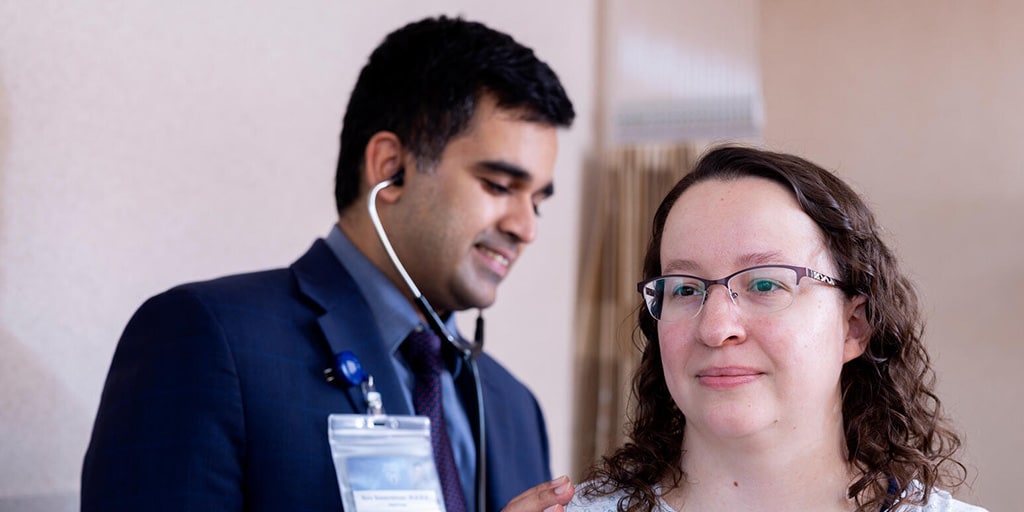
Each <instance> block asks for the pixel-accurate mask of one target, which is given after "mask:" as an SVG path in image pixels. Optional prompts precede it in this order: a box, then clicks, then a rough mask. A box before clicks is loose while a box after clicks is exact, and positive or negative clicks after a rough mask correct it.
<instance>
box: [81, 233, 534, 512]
mask: <svg viewBox="0 0 1024 512" xmlns="http://www.w3.org/2000/svg"><path fill="white" fill-rule="evenodd" d="M371 314H372V313H371V312H370V309H369V307H368V305H367V303H366V301H365V299H364V298H363V297H362V295H361V294H360V293H359V290H358V288H357V286H356V283H355V282H354V281H353V280H352V278H351V276H350V275H349V274H348V273H347V272H346V270H345V268H344V267H343V266H342V265H341V264H340V263H339V262H338V260H337V258H336V257H335V256H334V254H333V253H332V252H331V250H330V249H329V248H328V246H327V245H326V243H324V241H323V240H317V241H316V242H315V243H314V244H313V247H312V248H310V250H309V251H308V252H307V253H306V254H305V255H303V256H302V257H301V258H300V259H299V260H298V261H296V262H295V263H294V264H293V265H292V266H291V267H289V268H287V269H278V270H270V271H265V272H257V273H252V274H243V275H237V276H228V277H223V278H220V279H215V280H212V281H207V282H202V283H192V284H186V285H182V286H179V287H176V288H173V289H171V290H169V291H167V292H164V293H162V294H160V295H157V296H156V297H153V298H151V299H149V300H148V301H146V303H145V304H143V305H142V307H141V308H139V310H138V311H137V312H136V313H135V315H134V316H133V317H132V319H131V321H130V322H129V323H128V326H127V327H126V328H125V331H124V334H123V335H122V336H121V340H120V342H119V343H118V346H117V349H116V352H115V354H114V358H113V362H112V363H111V367H110V373H109V374H108V376H107V381H106V384H105V386H104V390H103V395H102V397H101V400H100V406H99V412H98V414H97V416H96V422H95V424H94V427H93V433H92V439H91V441H90V444H89V448H88V450H87V452H86V454H85V462H84V467H83V470H82V495H81V498H82V510H83V511H91V510H103V511H118V510H131V511H138V510H149V511H159V510H176V511H180V510H204V511H208V510H217V511H232V510H246V511H264V510H266V511H290V510H317V511H318V510H324V511H328V510H330V511H338V510H341V509H342V505H341V497H340V492H339V490H338V484H337V478H336V475H335V471H334V464H333V461H332V458H331V453H330V446H329V444H328V441H327V416H328V415H329V414H332V413H362V412H364V411H365V404H364V401H363V397H362V393H361V392H360V391H359V390H358V389H356V388H354V387H353V388H350V389H348V390H345V389H342V388H341V387H339V386H336V385H334V384H330V383H327V382H326V381H325V379H324V376H323V370H324V369H325V368H328V367H330V366H332V363H333V360H334V353H336V352H339V351H341V350H346V349H347V350H351V351H352V352H354V353H355V354H356V355H357V356H358V357H359V359H360V361H361V362H362V364H363V367H364V368H365V369H366V371H367V372H369V373H370V374H372V375H373V376H374V380H375V384H376V386H377V389H378V391H380V393H381V395H382V397H383V400H384V405H385V408H386V409H387V412H388V413H389V414H412V412H411V411H409V410H408V405H407V402H406V400H405V398H404V397H403V394H402V389H401V388H400V386H401V384H400V383H399V382H398V378H397V377H396V374H395V370H394V366H393V363H392V360H391V355H390V354H389V353H388V352H387V349H386V348H385V347H384V346H383V343H382V341H381V340H380V339H379V338H380V337H379V335H378V333H377V328H376V326H375V325H374V323H373V322H372V321H369V320H368V319H369V318H371ZM478 364H479V369H480V376H481V380H482V388H483V400H484V413H485V417H486V430H487V433H486V455H485V457H484V458H485V464H486V469H487V482H486V492H487V510H488V511H498V510H501V508H503V507H504V506H505V505H506V504H507V503H508V501H509V500H510V499H512V498H513V497H515V496H516V495H518V494H519V493H520V492H522V491H524V490H526V489H527V488H529V487H532V486H534V485H536V484H538V483H540V482H543V481H546V480H548V479H550V470H549V466H548V441H547V434H546V429H545V425H544V419H543V416H542V414H541V412H540V408H539V406H538V404H537V401H536V399H535V398H534V397H533V395H532V394H531V393H530V392H529V390H527V389H526V388H525V387H524V386H523V385H522V384H521V383H520V382H518V381H517V380H516V379H515V378H514V377H512V376H511V375H510V374H509V373H508V372H507V371H506V370H505V369H504V368H503V367H501V365H499V364H498V363H497V362H495V361H494V360H493V359H491V358H490V357H488V356H487V355H485V354H481V355H480V356H479V358H478ZM464 373H466V372H464ZM464 403H465V401H464ZM475 407H476V406H475V403H473V404H471V405H468V406H467V415H468V416H469V418H470V421H471V422H474V423H475V418H476V409H475Z"/></svg>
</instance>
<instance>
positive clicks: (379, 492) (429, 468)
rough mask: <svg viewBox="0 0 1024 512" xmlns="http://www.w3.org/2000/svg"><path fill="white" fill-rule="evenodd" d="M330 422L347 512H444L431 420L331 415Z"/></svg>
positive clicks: (407, 417)
mask: <svg viewBox="0 0 1024 512" xmlns="http://www.w3.org/2000/svg"><path fill="white" fill-rule="evenodd" d="M327 424H328V428H327V431H328V439H329V441H330V445H331V456H332V457H333V459H334V469H335V472H337V474H338V486H339V488H340V489H341V500H342V504H343V505H344V508H345V511H346V512H445V508H444V495H443V494H442V492H441V482H440V479H439V478H438V476H437V468H436V467H435V466H434V455H433V449H432V448H431V444H430V419H429V418H426V417H424V416H388V415H385V414H331V415H330V416H328V418H327Z"/></svg>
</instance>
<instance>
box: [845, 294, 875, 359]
mask: <svg viewBox="0 0 1024 512" xmlns="http://www.w3.org/2000/svg"><path fill="white" fill-rule="evenodd" d="M867 302H868V298H867V297H865V296H863V295H857V296H854V297H852V298H850V299H849V300H847V302H846V308H845V309H844V310H845V313H846V339H845V340H844V342H843V343H844V345H843V362H844V363H846V362H849V361H852V360H854V359H856V358H858V357H860V355H861V354H863V353H864V350H865V349H867V347H868V341H870V340H871V330H872V329H871V324H869V323H868V315H867Z"/></svg>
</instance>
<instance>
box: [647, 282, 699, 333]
mask: <svg viewBox="0 0 1024 512" xmlns="http://www.w3.org/2000/svg"><path fill="white" fill-rule="evenodd" d="M704 292H705V290H704V283H703V282H701V281H699V280H697V279H696V278H693V277H687V276H668V277H659V278H657V279H652V280H650V281H648V282H647V284H646V285H645V286H644V289H643V295H644V302H646V303H647V310H648V311H650V312H651V316H653V317H654V318H656V319H658V320H660V321H663V322H673V321H675V320H680V319H683V318H690V317H693V316H696V315H697V313H698V312H699V311H700V306H701V304H703V302H704Z"/></svg>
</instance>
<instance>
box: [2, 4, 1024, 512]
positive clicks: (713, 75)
mask: <svg viewBox="0 0 1024 512" xmlns="http://www.w3.org/2000/svg"><path fill="white" fill-rule="evenodd" d="M439 13H448V14H460V13H461V14H464V15H465V16H467V17H469V18H473V19H478V20H481V21H484V22H486V23H488V24H490V25H492V26H494V27H495V28H498V29H502V30H506V31H508V32H510V33H512V34H513V35H514V36H515V37H516V38H517V39H519V40H520V41H521V42H523V43H525V44H527V45H529V46H531V47H533V48H534V49H535V50H536V51H537V53H538V54H539V55H540V56H541V58H543V59H545V60H546V61H548V62H549V63H550V64H551V65H552V67H553V68H554V69H555V70H556V71H557V72H558V73H559V75H560V76H561V78H562V80H563V82H564V84H565V85H566V88H567V89H568V92H569V94H570V95H571V97H572V99H573V100H574V102H575V104H576V107H577V111H578V113H579V117H578V121H577V124H576V126H575V128H574V129H573V130H571V131H569V132H566V133H564V134H563V135H562V137H561V152H560V155H559V160H558V164H557V166H558V167H557V181H558V186H557V188H558V194H557V195H556V197H555V198H554V199H553V200H552V201H551V203H550V204H549V205H546V207H545V211H544V217H543V219H542V221H541V226H540V229H541V232H540V238H539V240H538V242H537V243H536V244H534V247H532V248H531V249H530V250H528V251H527V252H526V253H525V255H524V257H523V258H522V259H521V261H520V263H519V264H518V265H517V269H516V270H515V272H513V274H512V276H511V277H510V278H509V279H508V281H507V282H506V284H505V285H504V286H503V287H502V290H501V292H500V295H499V297H500V298H499V302H498V305H497V306H496V307H494V308H492V309H491V310H490V311H488V313H487V321H488V342H487V343H488V350H489V351H490V352H492V353H493V354H494V355H495V356H496V357H497V358H498V359H500V360H502V361H503V362H505V363H506V364H507V366H509V367H510V368H511V369H512V370H513V371H514V372H515V373H516V374H517V375H519V376H520V377H521V378H522V379H523V380H524V381H525V382H526V383H527V384H528V385H529V386H530V387H531V388H532V389H533V390H534V391H535V392H536V394H537V395H538V397H539V399H540V401H541V405H542V407H543V408H544V410H545V412H546V414H547V418H548V427H549V432H550V435H551V441H552V446H553V450H554V451H553V454H552V455H553V457H552V469H553V471H554V472H555V473H556V474H558V473H567V472H569V471H570V469H571V468H569V467H568V464H569V462H568V461H569V446H570V442H569V440H570V439H571V436H572V435H573V434H572V432H571V425H572V421H571V418H570V417H569V411H571V410H572V407H571V402H572V397H573V379H572V367H573V362H572V339H573V336H574V329H573V325H572V318H573V311H574V309H573V308H574V302H573V301H574V299H575V290H576V283H575V275H576V272H575V269H576V261H577V255H578V252H579V250H580V249H579V247H578V240H579V235H578V233H579V229H580V221H581V219H580V215H579V210H580V203H581V197H580V195H581V192H580V190H581V188H582V187H581V185H582V180H583V179H584V178H585V176H584V171H583V168H584V161H585V158H587V157H588V155H591V154H593V153H594V152H596V151H600V150H601V149H602V148H606V147H608V146H609V145H611V143H612V142H614V141H612V140H610V139H611V135H609V134H611V133H613V132H614V130H613V125H614V122H615V121H614V119H615V117H614V114H615V113H616V112H617V111H618V109H620V108H622V107H623V105H628V104H630V103H631V102H636V101H653V102H657V101H669V100H673V99H679V98H688V97H692V98H701V97H707V96H713V95H715V94H729V95H734V96H735V95H739V96H741V97H748V98H750V99H751V101H753V102H754V103H755V104H757V105H758V109H759V111H763V114H764V119H763V129H762V130H761V133H762V135H763V136H762V137H761V140H763V141H764V142H765V143H766V144H768V145H770V146H771V147H774V148H778V149H782V150H786V151H791V152H796V153H799V154H802V155H805V156H807V157H809V158H811V159H813V160H815V161H817V162H818V163H820V164H822V165H824V166H826V167H829V168H833V169H836V170H837V171H838V172H839V174H840V175H841V176H843V177H845V178H847V179H848V180H849V181H851V182H852V183H853V184H854V185H855V186H856V187H857V188H858V189H859V190H861V191H862V192H863V193H864V194H865V195H866V196H867V198H868V200H869V202H870V204H872V205H873V206H874V208H875V210H876V212H877V213H878V216H879V218H880V220H881V222H882V224H883V225H884V226H886V227H887V229H888V232H889V234H890V239H891V240H892V242H893V244H894V246H895V247H896V249H897V251H898V252H899V253H900V255H901V256H902V257H903V259H904V262H905V264H906V267H907V269H908V270H909V272H910V273H911V274H912V275H913V276H914V277H915V278H916V279H917V281H918V282H919V284H920V290H921V292H922V295H923V298H924V301H925V306H926V308H927V311H928V315H929V318H930V324H929V327H928V333H927V334H928V337H927V341H928V343H929V345H930V348H931V351H932V354H933V356H934V359H935V363H936V367H937V369H938V372H939V375H940V382H939V387H940V391H941V394H942V396H943V398H944V399H945V403H946V405H947V406H948V408H949V410H950V412H951V413H952V414H953V415H954V417H955V418H956V419H957V423H958V425H959V426H960V428H961V430H962V431H963V432H964V433H965V435H966V441H967V445H966V446H967V450H966V456H967V459H968V463H969V466H970V469H971V470H972V477H976V481H975V482H974V485H973V488H972V489H965V490H964V492H963V493H962V495H963V496H964V497H966V498H968V499H970V500H972V501H974V502H976V503H979V504H981V505H984V506H986V507H989V508H990V509H992V510H1014V509H1015V508H1016V500H1015V499H1014V492H1013V491H1014V489H1015V485H1016V484H1017V482H1018V480H1019V479H1020V478H1021V477H1022V476H1024V472H1022V471H1021V470H1020V469H1019V465H1018V457H1019V455H1020V454H1022V453H1024V434H1022V432H1024V412H1022V411H1021V407H1020V404H1021V400H1020V398H1019V395H1020V392H1021V388H1022V384H1024V378H1022V377H1021V376H1020V367H1021V366H1022V364H1024V344H1022V343H1021V342H1020V339H1019V336H1018V334H1017V331H1018V329H1016V324H1017V322H1016V321H1019V320H1020V316H1021V314H1022V313H1024V267H1022V262H1024V237H1022V235H1024V227H1022V226H1021V223H1022V220H1024V206H1022V205H1024V172H1022V171H1021V169H1020V164H1019V162H1020V160H1021V158H1020V156H1019V154H1018V153H1017V152H1016V151H1015V149H1016V148H1017V147H1018V146H1019V145H1020V141H1021V140H1024V122H1022V118H1024V51H1022V49H1024V3H1019V2H1012V1H1005V2H996V1H986V2H979V3H966V2H959V1H954V0H946V1H926V0H913V1H905V2H898V3H897V2H885V1H881V0H872V1H867V2H856V3H845V2H827V3H826V2H817V1H813V0H793V1H780V0H771V1H768V0H765V1H758V0H733V1H721V2H719V1H712V0H678V1H669V0H666V1H664V2H659V1H654V0H642V1H628V2H627V1H626V0H568V1H560V2H551V1H547V0H517V1H515V2H486V3H484V2H470V1H461V2H460V1H455V0H448V1H445V0H433V1H429V2H422V1H412V0H405V1H400V0H390V1H379V2H373V3H370V2H352V1H334V2H328V1H325V0H319V1H318V0H308V1H306V2H302V3H294V2H293V3H285V2H275V1H271V0H249V1H242V0H220V1H212V2H190V1H186V2H157V1H151V0H150V1H138V0H136V1H129V0H105V1H98V0H92V1H83V2H64V1H58V0H37V1H34V2H22V1H16V0H0V510H3V511H7V510H11V511H15V510H16V511H28V510H75V509H77V492H78V487H79V474H80V468H81V460H82V455H83V453H84V450H85V446H86V443H87V441H88V436H89V430H90V428H91V425H92V421H93V417H94V415H95V412H96V407H97V404H98V400H99V395H100V391H101V389H102V384H103V379H104V378H105V375H106V371H107V367H108V365H109V363H110V357H111V355H112V354H113V350H114V345H115V342H116V340H117V337H118V335H119V334H120V331H121V329H122V328H123V326H124V324H125V323H126V322H127V320H128V318H129V316H130V315H131V313H132V312H133V311H134V309H135V308H136V307H138V305H139V304H141V302H142V301H143V300H145V298H146V297H148V296H150V295H153V294H155V293H158V292H160V291H162V290H164V289H166V288H168V287H170V286H172V285H174V284H177V283H180V282H183V281H190V280H197V279H204V278H209V277H214V276H218V275H223V274H227V273H235V272H240V271H247V270H256V269H262V268H268V267H276V266H282V265H286V264H288V263H290V262H291V261H293V260H294V259H295V258H296V257H297V256H299V255H300V254H301V253H302V252H303V251H304V250H305V249H306V248H307V247H308V246H309V244H310V243H311V242H312V240H313V239H314V238H315V237H317V236H323V235H325V234H326V233H327V231H328V229H329V227H330V224H331V222H333V220H334V217H335V212H334V208H333V199H332V189H333V172H334V164H335V158H336V154H337V136H338V132H339V129H340V122H341V121H340V119H341V115H342V112H343V109H344V106H345V104H346V102H347V96H348V92H349V91H350V89H351V87H352V84H353V83H354V81H355V78H356V74H357V73H358V70H359V68H360V67H361V66H362V64H363V62H364V61H365V59H366V57H367V55H368V54H369V52H370V51H371V49H372V48H373V47H374V46H375V45H376V44H377V43H378V42H379V41H380V40H381V38H382V37H383V36H384V35H385V34H386V33H387V32H389V31H390V30H392V29H394V28H397V27H398V26H400V25H402V24H404V23H406V22H408V21H412V20H414V19H418V18H420V17H422V16H425V15H428V14H439ZM410 78H411V79H412V78H414V77H410ZM762 107H763V108H762ZM154 405H155V406H158V405H159V404H154ZM154 463H157V461H154Z"/></svg>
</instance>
